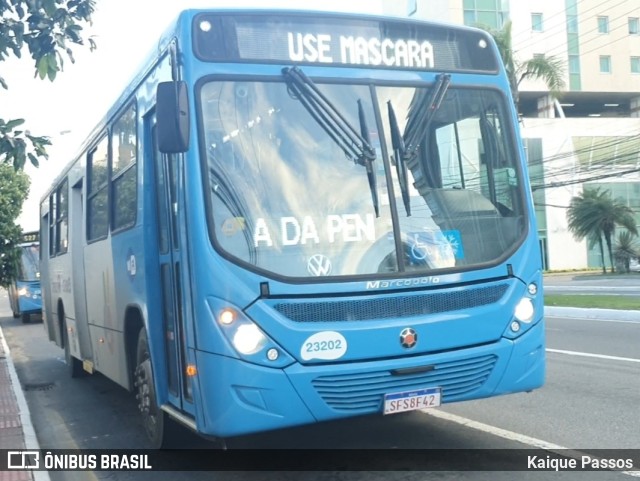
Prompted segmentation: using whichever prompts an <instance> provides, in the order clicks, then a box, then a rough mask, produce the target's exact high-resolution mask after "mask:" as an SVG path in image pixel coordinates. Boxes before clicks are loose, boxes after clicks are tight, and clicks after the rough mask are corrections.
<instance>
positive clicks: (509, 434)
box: [421, 409, 640, 478]
mask: <svg viewBox="0 0 640 481" xmlns="http://www.w3.org/2000/svg"><path fill="white" fill-rule="evenodd" d="M421 411H422V412H423V413H425V414H428V415H429V416H433V417H435V418H438V419H442V420H444V421H449V422H452V423H456V424H460V425H462V426H466V427H468V428H471V429H475V430H477V431H482V432H485V433H488V434H492V435H494V436H498V437H501V438H503V439H507V440H509V441H516V442H518V443H522V444H526V445H528V446H532V447H534V448H539V449H543V450H545V451H550V452H553V453H556V454H559V455H561V456H565V457H571V458H573V459H577V460H580V459H582V456H590V457H591V458H592V459H596V457H594V456H591V455H590V454H588V453H586V452H583V451H578V450H575V449H569V448H566V447H564V446H560V445H559V444H554V443H550V442H548V441H544V440H542V439H538V438H533V437H531V436H527V435H525V434H520V433H516V432H513V431H508V430H506V429H502V428H498V427H496V426H491V425H489V424H484V423H480V422H478V421H473V420H472V419H468V418H464V417H462V416H457V415H456V414H451V413H447V412H444V411H440V410H437V409H422V410H421ZM612 472H614V471H613V470H612ZM615 472H618V473H621V474H626V475H627V476H633V477H635V478H640V471H615Z"/></svg>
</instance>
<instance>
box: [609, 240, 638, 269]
mask: <svg viewBox="0 0 640 481" xmlns="http://www.w3.org/2000/svg"><path fill="white" fill-rule="evenodd" d="M636 237H637V236H634V235H633V234H632V233H631V232H629V231H628V230H624V231H622V232H620V233H618V236H617V237H616V244H615V247H614V250H613V256H614V258H615V260H616V264H618V265H620V266H621V267H622V270H623V271H624V272H629V271H630V269H629V265H630V263H631V259H637V258H638V257H640V245H638V243H637V241H636Z"/></svg>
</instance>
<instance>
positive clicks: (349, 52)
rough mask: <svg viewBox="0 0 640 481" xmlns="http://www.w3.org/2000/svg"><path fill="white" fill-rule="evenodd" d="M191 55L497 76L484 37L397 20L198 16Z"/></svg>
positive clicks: (468, 31)
mask: <svg viewBox="0 0 640 481" xmlns="http://www.w3.org/2000/svg"><path fill="white" fill-rule="evenodd" d="M193 29H194V36H193V37H194V50H195V54H196V56H198V57H199V58H200V59H202V60H205V61H215V62H260V63H278V64H287V65H291V64H324V65H336V66H353V67H376V68H395V69H411V70H435V71H440V72H447V71H465V72H485V73H496V72H497V70H498V60H497V57H496V55H495V52H494V50H493V48H492V46H491V40H490V37H489V36H488V34H486V33H485V32H481V31H479V30H474V29H467V28H464V27H462V28H458V27H450V26H442V25H438V24H432V23H426V22H415V21H405V20H400V19H397V20H396V19H381V18H377V17H376V18H367V17H361V16H344V15H322V14H320V15H318V14H317V13H313V14H312V15H309V14H306V15H304V14H288V15H277V16H276V15H273V14H271V13H266V14H263V15H258V14H240V13H239V14H235V15H230V14H227V13H225V14H200V15H197V16H196V17H195V19H194V24H193Z"/></svg>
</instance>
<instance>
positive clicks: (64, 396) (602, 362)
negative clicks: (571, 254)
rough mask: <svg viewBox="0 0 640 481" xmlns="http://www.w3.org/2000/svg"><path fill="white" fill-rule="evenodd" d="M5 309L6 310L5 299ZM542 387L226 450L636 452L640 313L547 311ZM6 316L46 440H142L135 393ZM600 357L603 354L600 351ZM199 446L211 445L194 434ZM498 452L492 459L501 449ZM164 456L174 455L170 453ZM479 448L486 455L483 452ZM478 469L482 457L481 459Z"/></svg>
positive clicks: (101, 475) (58, 475)
mask: <svg viewBox="0 0 640 481" xmlns="http://www.w3.org/2000/svg"><path fill="white" fill-rule="evenodd" d="M5 306H7V307H5ZM547 322H548V324H547V330H548V346H547V347H548V353H547V354H548V375H547V382H546V385H545V386H544V387H543V388H542V389H539V390H537V391H535V392H533V393H530V394H515V395H511V396H504V397H499V398H492V399H486V400H481V401H472V402H466V403H460V404H455V405H447V406H445V407H442V408H440V409H438V410H436V411H431V412H430V413H424V412H413V413H408V414H403V415H397V416H391V417H368V418H360V419H354V420H350V421H346V422H345V421H343V422H339V423H325V424H320V425H315V426H306V427H301V428H296V429H289V430H283V431H279V432H272V433H262V434H259V435H254V436H248V437H244V438H236V439H233V440H230V441H229V447H231V448H242V447H245V448H247V447H248V448H258V449H259V448H381V449H393V448H408V449H414V448H415V449H423V448H424V449H429V448H473V449H478V448H479V449H483V448H496V449H500V448H530V447H536V446H537V447H539V446H547V447H549V446H551V447H556V448H558V447H567V448H571V449H580V450H583V451H586V452H589V451H590V450H592V449H600V448H635V449H640V436H639V435H638V433H640V349H638V346H640V320H639V321H638V322H613V321H593V320H591V321H586V320H570V319H560V318H549V319H548V320H547ZM0 325H1V326H2V329H3V331H4V334H5V337H6V339H7V342H8V343H9V346H10V348H11V350H12V357H13V360H14V363H15V365H16V369H17V371H18V375H19V377H20V381H21V384H22V386H23V388H24V390H25V396H26V398H27V402H28V404H29V407H30V410H31V416H32V419H33V423H34V426H35V430H36V433H37V435H38V438H39V441H40V444H41V446H42V448H45V449H46V448H86V449H90V448H133V449H140V448H147V447H149V446H148V443H147V441H146V439H145V437H144V435H143V433H142V430H141V426H140V424H139V421H138V414H137V410H136V406H135V400H134V399H133V397H132V396H131V395H130V394H129V393H127V392H126V391H125V390H123V389H122V388H120V387H119V386H117V385H115V384H114V383H112V382H110V381H109V380H107V379H106V378H104V377H102V376H100V375H95V376H88V377H85V378H82V379H70V378H69V377H68V376H67V372H66V366H65V365H64V361H63V351H62V350H61V349H59V348H57V347H56V346H54V345H53V344H51V343H49V341H48V340H47V339H46V338H45V333H44V328H43V326H42V324H27V325H23V324H21V323H20V322H19V320H14V319H12V318H11V317H10V312H8V303H7V302H6V301H5V300H3V297H2V294H1V293H0ZM594 356H596V357H594ZM185 442H187V443H189V444H190V445H192V446H194V447H206V448H209V447H212V446H211V445H209V444H206V443H204V442H203V441H200V440H199V439H198V438H195V437H192V436H187V437H185ZM496 453H500V451H498V452H491V453H489V454H487V455H486V456H495V455H499V454H496ZM168 456H171V454H170V453H169V454H168ZM483 456H484V455H483ZM479 466H480V465H479ZM212 477H213V476H212V473H197V472H195V473H194V472H154V473H135V472H96V473H90V472H75V473H62V472H53V473H51V479H52V481H61V480H64V481H67V480H69V481H89V480H90V481H94V480H96V479H99V480H103V479H104V480H138V479H141V480H146V479H153V480H154V481H164V480H171V481H173V480H183V479H184V480H196V481H197V480H209V479H212ZM215 478H216V479H222V480H225V481H226V480H298V479H302V480H307V479H308V480H325V479H326V480H349V481H352V480H353V481H355V480H361V479H362V480H364V479H366V480H367V481H369V480H373V481H376V480H378V479H380V480H382V479H384V480H418V479H420V480H423V479H474V480H511V479H523V480H530V479H531V480H538V479H545V480H546V479H571V480H583V479H586V480H626V479H632V478H631V477H630V476H629V475H628V474H623V473H619V472H561V473H550V472H518V473H513V472H482V471H474V472H457V473H453V472H433V473H429V472H409V471H398V472H334V471H326V472H307V473H302V472H270V473H255V472H254V473H251V472H249V473H246V472H224V473H216V474H215Z"/></svg>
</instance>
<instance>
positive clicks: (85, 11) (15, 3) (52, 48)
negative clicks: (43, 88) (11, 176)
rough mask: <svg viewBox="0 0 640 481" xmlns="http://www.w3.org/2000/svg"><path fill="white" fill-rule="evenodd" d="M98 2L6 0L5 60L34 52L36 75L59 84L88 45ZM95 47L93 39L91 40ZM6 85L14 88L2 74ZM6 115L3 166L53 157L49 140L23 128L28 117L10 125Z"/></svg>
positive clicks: (1, 26) (2, 25)
mask: <svg viewBox="0 0 640 481" xmlns="http://www.w3.org/2000/svg"><path fill="white" fill-rule="evenodd" d="M94 8H95V0H0V61H4V60H6V59H7V58H8V57H9V56H11V55H13V56H15V57H18V58H21V57H22V54H23V53H25V51H28V53H29V55H30V56H31V59H32V60H33V62H34V68H35V76H36V77H39V78H41V79H45V78H48V79H49V80H50V81H53V80H54V79H55V78H56V75H57V74H58V72H60V71H61V70H62V69H63V67H64V61H65V59H69V60H71V62H73V61H74V57H73V51H72V49H71V46H72V45H74V44H75V45H83V44H84V40H83V38H82V35H81V34H82V29H83V25H86V24H87V23H89V22H91V15H92V13H93V11H94ZM87 40H88V43H89V46H90V48H91V49H92V50H93V49H94V48H95V43H94V41H93V39H91V38H89V39H87ZM0 86H1V87H2V88H4V89H8V88H9V86H8V85H7V83H6V81H5V80H4V78H3V77H2V75H1V72H0ZM1 114H2V113H1V112H0V163H9V164H12V165H13V166H14V167H15V168H16V169H22V168H23V167H24V165H25V163H26V162H27V160H29V161H30V162H31V163H32V164H33V165H35V166H36V167H37V166H38V159H39V158H47V152H46V147H47V146H48V145H51V142H50V141H49V139H48V138H47V137H44V136H36V135H32V134H31V133H29V131H27V130H23V129H22V125H23V124H24V122H25V121H24V119H12V120H8V121H5V120H3V119H2V116H1Z"/></svg>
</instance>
